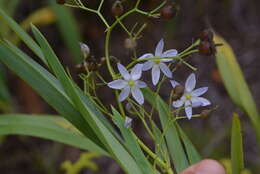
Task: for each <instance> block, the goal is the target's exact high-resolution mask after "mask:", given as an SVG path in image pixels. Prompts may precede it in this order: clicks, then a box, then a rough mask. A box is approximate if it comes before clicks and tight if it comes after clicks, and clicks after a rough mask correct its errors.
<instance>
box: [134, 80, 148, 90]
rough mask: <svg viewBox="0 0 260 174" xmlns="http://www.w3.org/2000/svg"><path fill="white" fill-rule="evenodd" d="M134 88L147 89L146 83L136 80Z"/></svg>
mask: <svg viewBox="0 0 260 174" xmlns="http://www.w3.org/2000/svg"><path fill="white" fill-rule="evenodd" d="M136 86H137V87H138V88H146V87H147V85H146V83H145V82H143V81H141V80H137V81H136Z"/></svg>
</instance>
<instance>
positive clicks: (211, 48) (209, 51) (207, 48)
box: [199, 41, 216, 56]
mask: <svg viewBox="0 0 260 174" xmlns="http://www.w3.org/2000/svg"><path fill="white" fill-rule="evenodd" d="M215 52H216V50H215V45H214V42H209V41H201V42H200V44H199V53H200V54H201V55H205V56H210V55H213V54H215Z"/></svg>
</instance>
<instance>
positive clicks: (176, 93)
mask: <svg viewBox="0 0 260 174" xmlns="http://www.w3.org/2000/svg"><path fill="white" fill-rule="evenodd" d="M183 93H184V87H183V86H181V85H177V86H176V87H175V88H174V89H173V95H172V100H173V101H176V100H179V99H180V98H181V97H182V95H183Z"/></svg>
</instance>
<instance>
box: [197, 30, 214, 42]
mask: <svg viewBox="0 0 260 174" xmlns="http://www.w3.org/2000/svg"><path fill="white" fill-rule="evenodd" d="M213 36H214V34H213V32H212V31H211V30H210V29H206V30H204V31H202V32H201V33H200V34H199V35H198V38H199V39H200V40H201V41H209V42H211V41H213Z"/></svg>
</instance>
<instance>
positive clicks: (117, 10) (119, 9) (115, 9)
mask: <svg viewBox="0 0 260 174" xmlns="http://www.w3.org/2000/svg"><path fill="white" fill-rule="evenodd" d="M111 12H112V13H113V15H114V16H121V15H122V14H123V13H124V7H123V5H122V2H121V1H120V0H117V1H115V3H114V4H113V6H112V9H111Z"/></svg>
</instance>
